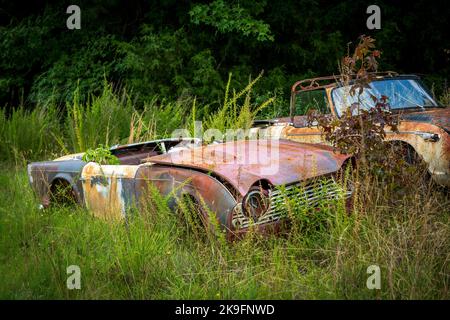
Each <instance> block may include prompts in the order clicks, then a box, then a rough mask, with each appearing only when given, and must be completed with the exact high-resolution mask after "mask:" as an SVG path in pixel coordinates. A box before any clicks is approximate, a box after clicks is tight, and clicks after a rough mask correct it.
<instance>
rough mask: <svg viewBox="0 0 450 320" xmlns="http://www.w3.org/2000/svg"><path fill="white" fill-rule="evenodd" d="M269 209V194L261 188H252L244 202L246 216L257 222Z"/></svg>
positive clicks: (243, 207)
mask: <svg viewBox="0 0 450 320" xmlns="http://www.w3.org/2000/svg"><path fill="white" fill-rule="evenodd" d="M269 207H270V200H269V192H268V191H267V190H264V189H262V188H260V187H254V188H251V189H250V191H249V192H248V193H247V195H246V196H245V197H244V199H243V201H242V211H243V213H244V215H245V216H247V217H248V218H252V219H253V221H255V222H256V221H258V219H259V217H261V216H262V215H263V214H264V213H266V212H267V210H269Z"/></svg>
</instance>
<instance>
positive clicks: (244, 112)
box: [204, 73, 275, 133]
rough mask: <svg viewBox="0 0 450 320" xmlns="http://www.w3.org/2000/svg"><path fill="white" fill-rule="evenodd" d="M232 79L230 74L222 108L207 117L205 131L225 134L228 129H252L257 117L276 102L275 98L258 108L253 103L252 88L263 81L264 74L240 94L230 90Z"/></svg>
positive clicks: (251, 81)
mask: <svg viewBox="0 0 450 320" xmlns="http://www.w3.org/2000/svg"><path fill="white" fill-rule="evenodd" d="M231 77H232V74H231V73H230V75H229V77H228V82H227V85H226V88H225V96H224V100H223V103H222V106H221V108H219V110H217V111H216V112H212V113H211V114H210V115H207V116H206V117H205V123H204V129H205V130H207V129H216V130H219V131H221V132H223V133H225V132H226V130H228V129H243V130H248V129H250V128H251V127H252V124H253V120H254V119H255V118H256V115H257V114H258V113H259V112H260V111H261V110H263V109H265V108H266V107H267V106H268V105H270V104H271V103H273V102H274V100H275V98H274V97H271V98H267V99H266V100H265V101H263V102H262V103H261V104H259V105H256V106H255V105H254V104H253V103H251V94H252V88H253V87H254V86H255V84H256V83H257V82H258V81H259V80H260V79H261V77H262V73H261V74H259V75H258V76H257V77H256V78H255V79H254V80H250V81H249V83H248V85H247V86H246V87H245V88H244V89H242V90H241V91H239V92H236V91H235V90H232V89H231V88H230V83H231ZM242 99H243V101H242Z"/></svg>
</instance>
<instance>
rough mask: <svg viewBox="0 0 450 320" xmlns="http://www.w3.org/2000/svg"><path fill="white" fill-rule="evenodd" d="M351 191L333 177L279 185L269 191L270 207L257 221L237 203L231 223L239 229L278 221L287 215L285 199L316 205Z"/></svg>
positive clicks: (347, 194) (304, 204)
mask: <svg viewBox="0 0 450 320" xmlns="http://www.w3.org/2000/svg"><path fill="white" fill-rule="evenodd" d="M352 193H353V190H352V188H351V186H350V187H349V188H348V189H347V190H345V191H344V190H343V188H342V186H341V185H340V184H339V183H337V182H336V181H335V180H334V179H333V178H326V179H322V180H318V181H316V182H313V183H311V184H308V185H303V184H302V183H297V184H293V185H289V186H284V187H280V188H278V189H273V190H270V191H269V198H270V208H269V210H268V211H267V212H266V213H265V214H264V215H262V216H261V217H259V219H258V220H257V221H253V219H251V218H248V217H246V216H245V215H244V213H243V212H242V205H241V204H239V205H237V206H236V207H235V210H234V211H233V219H232V224H233V227H234V228H236V229H241V228H248V227H250V226H252V225H261V224H266V223H271V222H275V221H278V220H280V219H281V218H283V217H285V216H286V215H287V208H286V205H285V200H286V199H292V198H295V205H296V206H308V207H316V206H317V205H318V204H319V203H320V201H323V200H326V199H328V200H336V199H340V197H342V196H343V197H345V198H346V199H347V198H349V197H350V196H351V194H352Z"/></svg>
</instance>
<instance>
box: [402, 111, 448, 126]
mask: <svg viewBox="0 0 450 320" xmlns="http://www.w3.org/2000/svg"><path fill="white" fill-rule="evenodd" d="M401 119H402V120H403V121H411V122H421V123H431V124H434V125H436V126H438V127H441V128H442V129H444V130H445V131H447V132H450V107H446V108H436V109H433V110H429V111H420V112H411V113H404V114H403V115H402V116H401Z"/></svg>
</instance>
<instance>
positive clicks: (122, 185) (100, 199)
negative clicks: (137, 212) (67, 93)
mask: <svg viewBox="0 0 450 320" xmlns="http://www.w3.org/2000/svg"><path fill="white" fill-rule="evenodd" d="M81 180H82V183H83V191H84V198H85V203H86V207H87V208H88V209H89V210H91V211H92V212H93V214H94V216H96V217H100V218H104V219H107V220H109V219H112V220H120V219H123V218H126V216H127V214H128V210H129V209H130V208H131V207H133V206H135V207H138V208H139V206H140V205H141V202H142V201H146V200H147V199H146V197H148V196H149V193H148V190H149V184H152V185H153V186H155V187H156V188H157V189H158V191H159V192H160V193H161V195H162V196H168V195H173V197H172V199H171V201H170V202H169V205H170V207H171V209H175V207H176V200H177V199H178V198H181V196H183V195H191V196H192V197H193V198H194V199H196V201H197V202H198V203H199V204H204V205H206V206H207V208H208V209H209V210H210V211H211V212H215V213H216V214H217V218H218V221H219V223H220V224H222V225H224V226H225V225H226V222H227V221H228V220H227V218H228V214H229V213H230V212H232V210H233V208H234V206H235V205H236V204H237V202H236V199H235V198H234V197H233V195H232V194H231V192H230V191H229V190H228V189H227V188H225V187H224V186H223V184H222V183H220V182H219V181H218V180H216V179H214V178H213V177H211V176H209V175H207V174H205V173H202V172H198V171H195V170H189V169H182V168H176V167H168V166H163V165H153V164H143V165H120V166H116V165H102V166H100V165H98V164H97V163H93V162H90V163H88V164H86V166H85V167H84V168H83V171H82V178H81Z"/></svg>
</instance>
